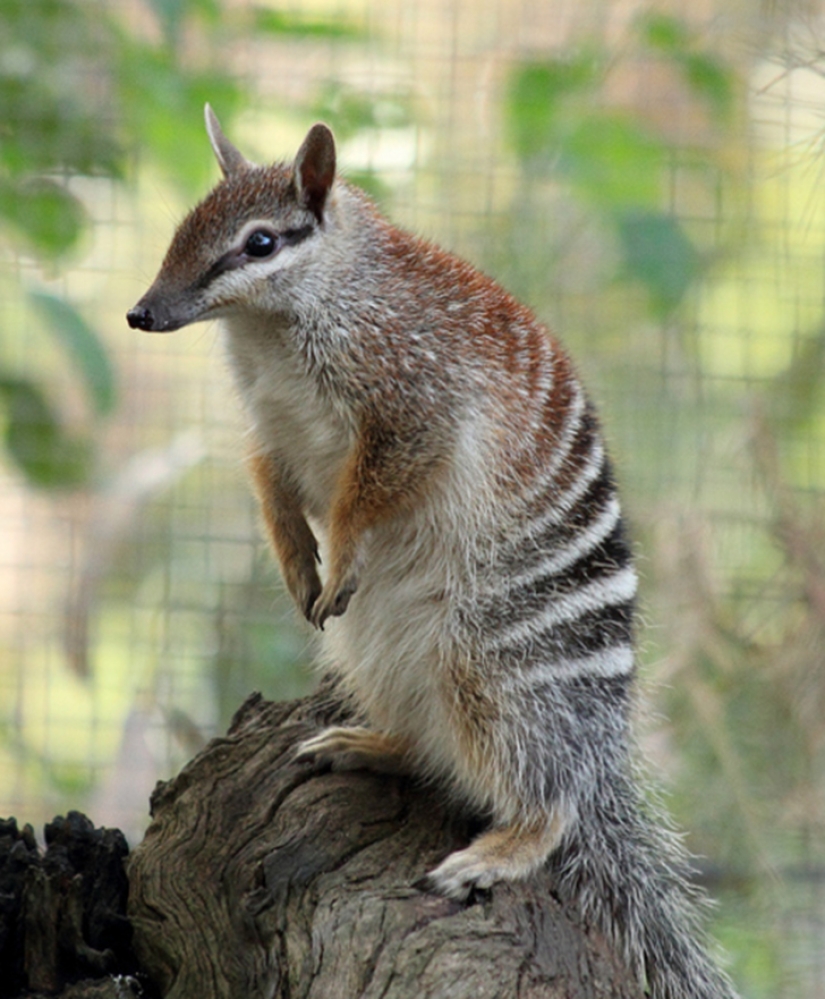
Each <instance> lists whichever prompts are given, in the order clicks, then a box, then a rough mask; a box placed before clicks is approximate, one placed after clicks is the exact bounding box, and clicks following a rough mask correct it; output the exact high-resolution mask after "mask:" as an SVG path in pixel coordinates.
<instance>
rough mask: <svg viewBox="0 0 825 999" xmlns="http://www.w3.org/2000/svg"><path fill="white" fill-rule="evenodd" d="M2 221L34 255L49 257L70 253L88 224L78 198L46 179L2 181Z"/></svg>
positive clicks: (0, 199) (0, 207) (0, 202)
mask: <svg viewBox="0 0 825 999" xmlns="http://www.w3.org/2000/svg"><path fill="white" fill-rule="evenodd" d="M0 218H2V219H5V220H6V222H8V223H9V224H11V225H12V226H13V227H14V228H15V229H16V230H17V232H18V233H19V234H20V235H21V236H22V237H23V239H24V240H25V241H26V242H27V243H28V244H29V245H30V247H31V248H32V250H33V251H34V252H35V253H38V254H40V255H41V256H44V257H47V258H54V257H59V256H61V255H62V254H64V253H66V252H67V251H68V250H70V249H71V248H72V247H73V246H74V245H75V243H76V242H77V240H78V238H79V236H80V233H81V232H82V230H83V228H84V226H85V224H86V212H85V210H84V208H83V206H82V205H81V204H80V202H79V201H78V200H77V198H75V197H74V196H73V195H71V194H70V193H69V192H68V191H67V190H66V189H65V188H64V187H61V186H60V185H59V184H56V183H55V182H54V181H51V180H45V179H31V180H21V181H6V182H5V183H3V182H2V181H0Z"/></svg>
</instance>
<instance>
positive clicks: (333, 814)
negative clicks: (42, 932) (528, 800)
mask: <svg viewBox="0 0 825 999" xmlns="http://www.w3.org/2000/svg"><path fill="white" fill-rule="evenodd" d="M343 714H344V712H343V709H342V708H341V707H340V705H339V704H338V703H337V702H336V700H335V698H334V694H333V692H332V691H331V690H330V689H329V688H323V689H322V690H321V691H320V692H319V693H318V694H316V695H315V696H314V697H312V698H308V699H306V700H304V701H298V702H293V703H289V704H275V703H268V702H266V701H264V700H263V699H262V698H261V697H260V696H259V695H253V696H252V697H250V698H249V699H248V700H247V701H246V703H245V704H244V705H243V706H242V708H241V709H240V710H239V712H238V714H237V715H236V717H235V719H234V721H233V724H232V727H231V729H230V731H229V733H228V734H227V736H226V737H224V738H221V739H215V740H213V741H212V742H211V743H210V744H209V745H208V746H207V747H206V748H205V749H204V751H203V752H202V753H201V754H200V755H199V756H198V757H197V758H196V759H194V760H193V761H192V762H191V763H190V764H189V765H188V766H187V767H186V768H185V769H184V770H183V771H182V772H181V773H180V774H179V776H178V777H176V778H175V779H174V780H172V781H170V782H168V783H166V784H163V785H159V787H158V789H157V790H156V792H155V794H154V796H153V799H152V809H153V817H154V821H153V822H152V824H151V826H150V828H149V830H148V832H147V834H146V838H145V840H144V842H143V843H142V844H141V845H140V846H139V847H138V848H137V849H136V850H135V852H134V854H133V856H132V859H131V861H130V866H129V880H130V901H129V915H130V918H131V920H132V923H133V926H134V947H135V951H136V953H137V955H138V958H139V961H140V964H141V967H142V969H143V970H144V971H145V972H147V973H148V974H149V975H150V977H151V978H152V979H153V980H154V981H155V982H156V984H157V985H158V986H159V988H160V991H161V993H162V995H163V996H164V999H230V997H231V999H257V997H277V999H287V997H289V999H304V997H306V999H356V997H358V999H361V997H363V999H373V997H375V999H378V997H382V999H413V997H415V999H447V997H449V999H463V997H467V999H469V997H473V999H493V997H496V999H504V997H508V999H509V997H518V999H527V997H529V999H538V997H542V999H607V997H610V999H639V997H640V996H641V993H640V991H639V990H638V988H637V987H636V986H635V985H633V984H632V983H630V982H629V980H628V979H627V977H626V975H625V973H624V972H623V970H622V968H621V967H620V965H619V963H618V961H617V960H616V959H615V958H614V957H613V955H612V954H611V952H610V950H609V948H608V947H607V945H606V944H605V942H604V941H603V940H602V939H600V938H599V937H598V936H597V935H596V934H595V933H592V932H587V933H586V932H585V931H584V930H583V929H582V928H581V927H580V926H579V925H577V923H576V922H575V919H574V917H573V915H572V914H571V913H569V912H566V911H564V910H563V909H562V907H561V906H560V905H559V903H558V902H557V901H556V900H555V898H554V896H553V885H552V882H551V880H550V878H549V876H548V875H545V874H542V875H539V876H537V877H535V878H534V879H532V880H531V881H529V882H526V883H524V884H519V885H506V884H497V885H495V886H494V887H493V888H492V889H491V890H490V891H489V892H484V893H477V894H476V895H475V896H474V897H472V898H471V901H470V904H468V905H461V904H458V903H455V902H451V901H448V900H446V899H443V898H440V897H438V896H434V895H430V894H427V893H425V892H423V891H420V890H418V889H417V888H416V887H414V885H415V883H416V881H417V879H419V878H420V877H421V876H422V875H423V874H425V873H426V872H427V871H428V870H429V869H431V868H432V867H433V866H434V865H435V864H436V863H437V862H438V861H440V860H441V859H443V857H444V856H445V855H446V854H447V853H449V852H450V851H451V850H453V849H455V848H457V847H460V846H462V845H465V844H466V843H467V842H468V840H469V839H470V838H471V836H472V835H473V833H474V832H475V831H477V828H478V826H475V827H473V826H472V825H471V823H470V822H469V821H467V820H465V819H462V818H460V817H457V816H456V814H455V812H454V811H453V810H452V809H451V808H449V807H447V806H446V805H445V803H444V801H443V800H442V796H441V795H440V794H439V792H438V790H437V789H435V788H433V787H423V786H421V785H419V784H417V783H416V782H414V781H413V780H411V779H407V778H401V777H390V776H378V775H374V774H370V773H366V772H351V773H335V772H331V771H329V770H328V769H327V770H323V769H320V768H318V767H315V766H314V765H312V764H307V763H297V762H295V760H294V758H293V757H294V750H295V746H296V744H297V743H298V742H299V741H300V740H302V739H304V738H306V737H307V736H308V735H310V734H311V733H312V732H314V731H315V730H316V729H317V728H318V727H319V726H321V725H325V724H328V723H330V722H338V721H341V720H342V717H343Z"/></svg>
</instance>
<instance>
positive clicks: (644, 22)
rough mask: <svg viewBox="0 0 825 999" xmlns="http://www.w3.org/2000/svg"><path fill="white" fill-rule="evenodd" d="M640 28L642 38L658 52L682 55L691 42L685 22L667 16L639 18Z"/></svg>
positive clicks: (653, 15) (651, 15)
mask: <svg viewBox="0 0 825 999" xmlns="http://www.w3.org/2000/svg"><path fill="white" fill-rule="evenodd" d="M640 27H641V34H642V38H643V39H644V40H645V41H646V42H647V44H648V45H649V46H650V47H651V48H653V49H658V50H659V51H660V52H667V53H682V52H685V51H686V50H687V48H688V46H689V45H690V42H691V36H690V32H689V31H688V29H687V26H686V25H685V22H684V21H681V20H680V19H679V18H677V17H671V16H670V15H669V14H658V13H657V14H648V15H646V16H644V17H642V18H641V21H640Z"/></svg>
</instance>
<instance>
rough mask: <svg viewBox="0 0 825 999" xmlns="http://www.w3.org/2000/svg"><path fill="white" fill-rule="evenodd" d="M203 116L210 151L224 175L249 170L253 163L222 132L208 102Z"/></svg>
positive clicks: (228, 175) (227, 175)
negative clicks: (210, 147) (210, 146)
mask: <svg viewBox="0 0 825 999" xmlns="http://www.w3.org/2000/svg"><path fill="white" fill-rule="evenodd" d="M203 116H204V118H205V119H206V133H207V135H208V136H209V142H210V143H211V145H212V152H213V153H214V154H215V158H216V159H217V161H218V165H219V166H220V168H221V170H222V171H223V175H224V177H231V176H232V175H233V174H236V173H242V172H243V171H244V170H251V169H252V168H253V167H254V166H255V164H254V163H250V162H249V160H248V159H247V158H246V157H245V156H244V155H243V154H242V153H240V152H239V151H238V150H237V149H236V148H235V147H234V146H233V145H232V143H231V142H230V141H229V139H227V137H226V136H225V135H224V134H223V129H222V128H221V123H220V122H219V121H218V119H217V117H216V116H215V112H214V111H213V110H212V108H211V107H210V106H209V105H208V104H207V105H206V106H205V107H204V109H203Z"/></svg>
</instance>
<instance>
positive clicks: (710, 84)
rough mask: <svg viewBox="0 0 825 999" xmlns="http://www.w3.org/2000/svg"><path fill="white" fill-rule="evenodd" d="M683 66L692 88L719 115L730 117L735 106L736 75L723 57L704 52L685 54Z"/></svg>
mask: <svg viewBox="0 0 825 999" xmlns="http://www.w3.org/2000/svg"><path fill="white" fill-rule="evenodd" d="M683 68H684V73H685V79H686V80H687V82H688V86H689V87H690V89H691V90H692V91H693V92H694V93H695V94H696V95H697V96H698V97H702V98H704V100H706V101H707V103H708V104H709V105H710V107H711V110H713V111H714V113H715V114H716V115H717V116H718V117H720V118H726V117H728V115H729V114H730V112H731V110H732V108H733V99H734V91H735V76H734V73H733V71H732V70H731V68H730V67H729V66H726V65H725V64H724V63H723V62H722V60H721V59H717V58H716V57H715V56H712V55H708V54H706V53H704V52H695V53H691V54H689V55H687V56H685V58H684V61H683Z"/></svg>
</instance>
